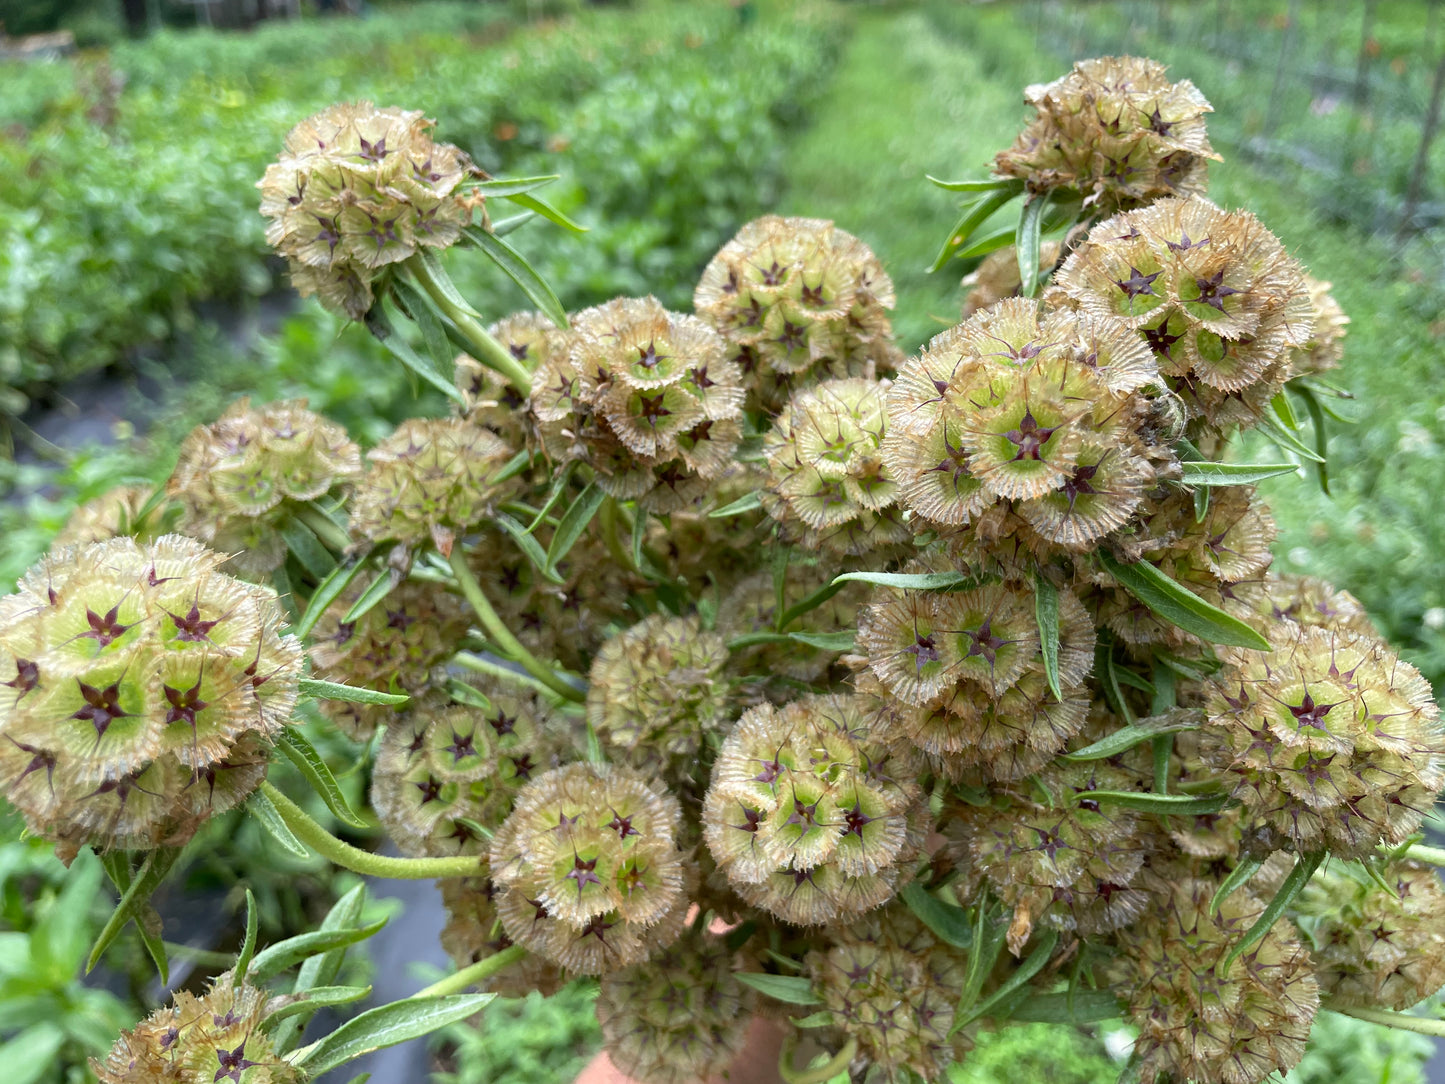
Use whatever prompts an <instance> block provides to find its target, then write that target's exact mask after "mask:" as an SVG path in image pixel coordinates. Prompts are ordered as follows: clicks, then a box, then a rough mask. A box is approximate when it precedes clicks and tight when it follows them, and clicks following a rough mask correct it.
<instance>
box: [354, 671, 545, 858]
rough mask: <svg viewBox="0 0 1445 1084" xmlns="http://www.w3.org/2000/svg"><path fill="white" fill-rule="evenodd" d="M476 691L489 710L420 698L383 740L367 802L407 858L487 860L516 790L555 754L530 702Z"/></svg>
mask: <svg viewBox="0 0 1445 1084" xmlns="http://www.w3.org/2000/svg"><path fill="white" fill-rule="evenodd" d="M474 687H477V688H479V689H480V690H481V691H482V695H483V696H485V697H486V698H487V700H488V701H490V706H488V707H486V708H480V707H472V706H463V705H460V704H445V703H442V704H438V705H433V704H431V703H430V702H425V701H424V702H422V703H419V704H417V705H416V707H415V708H413V710H411V711H409V712H408V713H407V715H406V716H405V717H403V718H401V719H397V720H394V721H393V722H392V723H391V724H390V725H388V726H387V728H386V731H385V733H384V735H383V737H382V742H381V749H380V751H379V752H378V754H377V758H376V767H375V769H374V771H373V773H372V783H371V804H372V806H373V807H374V808H375V809H376V812H377V816H378V817H380V819H381V822H382V824H383V825H384V826H385V827H386V830H387V834H388V835H390V836H391V838H392V839H393V840H395V841H396V844H397V846H398V847H399V848H400V849H401V850H402V852H403V853H405V854H409V855H414V856H421V855H434V856H443V855H457V854H475V855H480V856H485V855H486V854H487V853H488V851H489V850H490V848H491V843H490V839H491V834H492V833H494V832H495V831H496V829H498V828H499V827H501V824H502V822H503V821H504V820H505V819H506V818H507V814H509V813H510V812H511V811H512V805H513V803H514V802H515V800H516V797H517V795H518V793H520V791H521V789H522V787H523V786H525V785H526V784H527V783H528V782H530V781H531V779H532V778H533V777H534V776H537V775H540V774H542V772H543V771H545V770H547V769H548V768H549V767H551V764H552V760H553V757H554V756H555V755H556V754H557V753H558V752H560V750H559V749H558V748H557V742H556V741H555V740H552V739H550V738H549V737H548V735H547V713H546V712H545V711H544V709H543V708H542V707H541V705H540V704H539V703H538V702H537V700H536V698H535V697H532V696H529V695H525V694H518V693H516V692H515V691H513V690H511V689H508V688H506V687H504V686H501V685H499V684H497V683H496V682H492V681H485V682H478V683H474Z"/></svg>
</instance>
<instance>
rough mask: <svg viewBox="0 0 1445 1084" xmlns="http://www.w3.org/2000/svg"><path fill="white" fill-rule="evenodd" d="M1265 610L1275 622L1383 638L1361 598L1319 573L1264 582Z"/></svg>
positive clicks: (1278, 576)
mask: <svg viewBox="0 0 1445 1084" xmlns="http://www.w3.org/2000/svg"><path fill="white" fill-rule="evenodd" d="M1264 588H1265V596H1264V600H1263V603H1262V608H1261V610H1260V612H1261V613H1264V614H1266V615H1267V616H1268V617H1271V618H1273V619H1274V620H1275V621H1293V622H1295V623H1296V624H1299V625H1308V626H1317V627H1319V628H1324V629H1330V630H1331V631H1335V632H1345V631H1349V632H1357V633H1360V634H1361V635H1364V636H1373V637H1375V638H1376V639H1379V638H1380V633H1379V630H1378V629H1376V628H1375V624H1374V622H1373V621H1371V620H1370V616H1369V614H1367V613H1366V612H1365V607H1364V606H1363V605H1361V603H1360V600H1359V599H1357V598H1355V596H1354V595H1352V594H1350V593H1349V592H1348V591H1342V590H1340V589H1339V588H1338V587H1335V586H1334V585H1333V584H1329V583H1326V582H1325V581H1324V580H1321V579H1318V578H1317V577H1315V576H1280V575H1275V574H1274V573H1270V575H1269V577H1268V578H1267V579H1266V580H1265V581H1264Z"/></svg>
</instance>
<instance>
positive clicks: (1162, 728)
mask: <svg viewBox="0 0 1445 1084" xmlns="http://www.w3.org/2000/svg"><path fill="white" fill-rule="evenodd" d="M1204 719H1205V716H1204V712H1202V711H1200V710H1199V709H1197V708H1175V709H1173V710H1172V711H1167V712H1164V713H1162V714H1159V715H1149V716H1145V717H1144V718H1143V719H1140V720H1139V721H1138V722H1137V723H1135V724H1134V725H1133V726H1126V727H1123V728H1122V729H1119V730H1116V731H1114V733H1112V734H1110V735H1109V736H1108V737H1107V738H1100V739H1099V740H1098V741H1096V742H1094V744H1093V745H1086V746H1085V747H1084V748H1082V749H1080V750H1079V751H1078V752H1075V753H1065V754H1063V759H1064V760H1107V759H1108V758H1109V757H1115V756H1118V755H1119V754H1120V753H1123V752H1126V751H1127V750H1129V749H1132V748H1134V746H1136V745H1138V744H1139V743H1140V742H1145V741H1149V740H1150V739H1152V738H1156V737H1158V736H1159V735H1160V734H1177V733H1179V732H1180V731H1181V730H1198V729H1199V728H1200V727H1202V726H1203V725H1204Z"/></svg>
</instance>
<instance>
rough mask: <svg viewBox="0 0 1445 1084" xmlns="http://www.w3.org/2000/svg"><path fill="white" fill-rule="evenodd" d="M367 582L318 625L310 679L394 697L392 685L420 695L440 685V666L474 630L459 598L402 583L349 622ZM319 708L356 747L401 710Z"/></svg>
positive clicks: (343, 595)
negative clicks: (436, 682)
mask: <svg viewBox="0 0 1445 1084" xmlns="http://www.w3.org/2000/svg"><path fill="white" fill-rule="evenodd" d="M367 587H368V584H366V583H364V582H361V581H357V582H353V583H352V584H351V586H349V587H348V588H347V589H346V590H345V591H343V592H342V593H341V595H340V596H339V597H338V598H337V600H336V601H335V602H333V603H332V604H331V605H330V606H328V607H327V608H326V611H325V612H324V613H323V614H322V615H321V619H320V620H319V621H317V623H316V628H315V630H314V631H313V634H312V638H311V644H310V646H309V647H308V648H307V651H308V653H309V654H310V656H311V665H312V676H313V677H315V678H318V679H320V680H323V681H335V682H339V683H341V684H344V685H355V686H358V687H359V688H363V689H374V690H376V691H377V692H388V691H390V689H391V686H392V682H393V681H395V683H396V685H397V687H398V688H399V689H400V690H401V691H402V692H404V693H407V694H408V695H411V696H418V695H420V694H421V693H423V692H425V691H426V690H427V689H428V688H430V687H431V686H432V685H433V684H434V677H435V675H434V672H433V671H434V668H435V667H437V666H438V664H440V663H442V662H443V661H445V660H446V659H447V658H448V657H450V656H451V655H452V654H453V653H454V652H455V651H456V650H457V645H458V644H460V643H461V641H462V638H463V637H465V636H466V634H467V628H468V625H469V624H470V622H469V620H468V616H467V613H466V611H465V609H464V608H463V605H462V603H461V601H460V600H458V599H457V598H456V597H455V596H453V595H451V594H449V593H448V592H446V591H445V590H443V589H442V588H440V587H439V586H437V585H436V584H432V583H426V582H423V581H420V580H403V581H402V582H401V583H400V584H399V585H398V586H397V587H396V588H394V589H393V590H392V591H391V592H390V593H389V594H388V595H387V596H386V597H385V598H384V599H382V600H381V602H379V603H377V604H376V605H375V606H373V607H372V608H371V609H369V610H367V611H366V613H364V614H363V615H361V616H360V617H359V618H357V619H356V620H355V621H346V620H345V617H346V615H347V613H348V612H349V611H350V610H351V608H352V607H353V606H354V605H356V603H357V601H358V600H359V599H360V598H361V595H362V593H363V592H364V591H365V590H366V589H367ZM321 710H322V711H323V712H325V713H326V715H327V716H328V717H329V718H330V719H332V721H334V722H335V723H336V724H337V725H338V726H340V727H341V728H342V729H343V730H344V731H346V733H347V734H349V735H350V736H351V737H352V738H354V739H356V740H357V741H365V740H366V739H368V738H370V737H371V735H372V733H373V732H374V731H375V729H376V727H377V725H378V724H383V723H386V722H387V721H388V720H390V719H392V718H393V717H394V715H395V709H393V708H389V707H381V706H376V705H369V704H347V703H345V702H342V701H330V700H327V701H322V703H321Z"/></svg>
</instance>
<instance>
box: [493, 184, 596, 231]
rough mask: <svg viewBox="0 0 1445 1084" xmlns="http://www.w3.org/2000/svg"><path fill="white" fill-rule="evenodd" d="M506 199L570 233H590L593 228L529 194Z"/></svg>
mask: <svg viewBox="0 0 1445 1084" xmlns="http://www.w3.org/2000/svg"><path fill="white" fill-rule="evenodd" d="M504 198H505V199H508V200H510V201H511V202H512V203H515V204H516V205H517V206H518V207H522V208H525V209H526V210H528V211H531V212H532V213H533V214H537V215H540V216H541V217H543V218H545V219H546V220H547V221H548V222H552V223H555V224H556V225H558V226H561V227H562V228H563V229H564V230H566V231H568V232H569V233H576V234H583V233H586V232H588V230H589V229H590V228H591V227H589V226H584V225H582V224H581V223H580V222H577V221H576V220H574V219H572V218H569V217H568V216H567V215H565V214H563V213H562V212H561V211H559V210H557V208H555V207H553V206H552V205H551V204H550V203H548V202H547V201H546V200H544V199H539V198H537V197H536V196H533V195H531V194H529V193H526V192H520V193H517V194H516V195H511V196H506V197H504Z"/></svg>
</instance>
